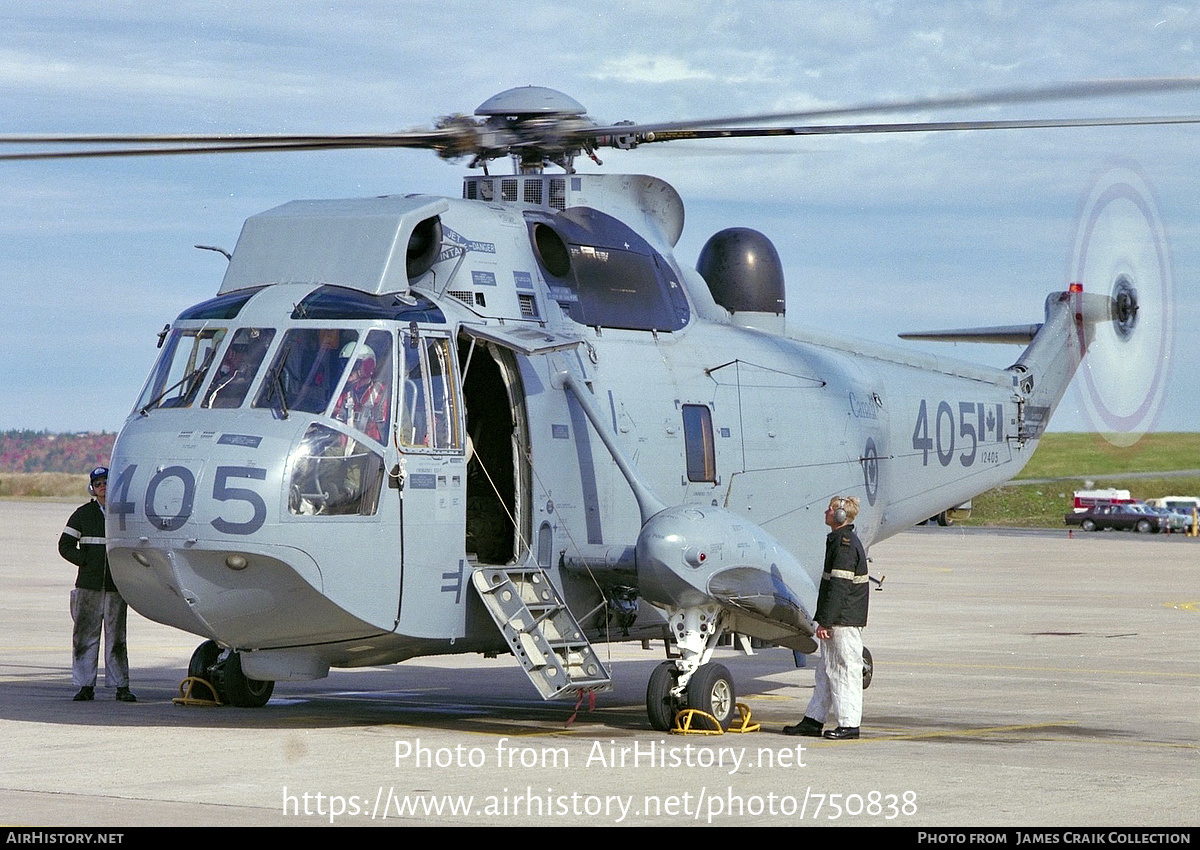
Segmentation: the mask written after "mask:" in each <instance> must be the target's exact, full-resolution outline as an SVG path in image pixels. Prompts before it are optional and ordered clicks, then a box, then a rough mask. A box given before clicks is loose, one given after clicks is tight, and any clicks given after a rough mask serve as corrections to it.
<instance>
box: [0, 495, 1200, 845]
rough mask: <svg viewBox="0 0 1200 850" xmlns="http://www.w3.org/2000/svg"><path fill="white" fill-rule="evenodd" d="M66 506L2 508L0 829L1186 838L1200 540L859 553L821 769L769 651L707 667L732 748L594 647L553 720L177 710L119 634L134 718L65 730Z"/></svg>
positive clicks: (469, 683)
mask: <svg viewBox="0 0 1200 850" xmlns="http://www.w3.org/2000/svg"><path fill="white" fill-rule="evenodd" d="M73 507H74V505H73V504H68V503H57V502H33V501H28V502H23V501H5V502H0V576H2V578H3V587H4V590H3V593H0V740H2V741H3V745H2V752H3V755H2V756H0V823H3V824H8V825H32V826H72V825H75V826H111V827H123V826H125V827H128V826H144V825H169V826H249V825H270V826H289V825H295V826H300V825H303V826H310V825H311V826H317V825H329V824H331V823H332V824H335V825H338V824H341V825H347V824H350V825H358V826H365V825H372V824H373V825H380V826H387V825H408V824H420V825H430V824H447V825H449V824H463V825H476V826H499V825H505V826H507V825H545V826H571V825H585V826H608V825H612V824H641V825H655V826H668V825H672V826H673V825H688V824H708V823H712V824H719V825H762V826H777V825H860V826H861V825H878V826H885V825H899V824H902V825H906V826H1008V827H1013V826H1030V827H1032V826H1081V827H1083V826H1087V827H1102V826H1194V825H1197V824H1198V823H1200V744H1198V742H1200V700H1198V699H1197V697H1198V696H1200V653H1198V652H1197V647H1198V646H1200V541H1196V540H1192V539H1187V538H1184V537H1182V536H1179V535H1173V536H1171V537H1158V536H1139V535H1134V534H1123V533H1119V532H1103V533H1095V534H1091V535H1087V534H1083V533H1081V532H1076V533H1075V535H1074V538H1069V537H1068V535H1067V533H1066V531H1061V532H1059V531H1054V532H1040V533H1014V532H1003V531H984V530H961V529H937V528H921V529H914V530H912V531H911V532H907V533H904V534H901V535H899V536H898V537H896V538H893V539H892V540H888V541H885V542H884V543H881V544H879V545H877V546H875V547H874V548H873V549H872V551H871V553H870V554H871V557H872V562H873V563H872V574H873V575H874V576H876V577H879V576H880V575H886V579H885V581H884V583H883V585H882V588H881V589H880V590H877V591H876V592H874V593H872V597H871V613H870V626H869V627H868V628H867V631H866V634H865V636H866V643H867V646H868V647H869V648H870V649H871V650H872V652H873V654H874V658H875V666H876V669H875V677H874V681H873V683H872V685H871V687H870V689H869V690H868V691H867V692H866V694H865V710H864V716H863V736H864V737H863V738H862V739H860V740H858V741H850V742H830V741H823V740H817V739H796V738H789V737H786V736H784V735H782V734H780V729H781V727H782V726H784V725H786V724H789V723H792V722H795V721H796V720H797V719H799V717H800V716H801V714H802V712H803V709H804V706H805V704H806V702H807V700H808V698H809V695H810V693H811V690H812V682H813V673H812V669H811V667H809V668H804V669H796V668H795V666H794V664H793V662H792V656H791V653H790V652H787V651H784V650H779V649H768V650H763V651H760V652H759V653H758V654H756V655H754V656H750V657H745V656H740V655H739V654H738V653H735V652H734V651H732V650H721V651H720V658H719V659H718V660H720V661H722V663H724V664H726V665H727V666H728V667H729V669H730V670H731V671H732V672H733V675H734V677H735V680H736V684H737V688H738V699H739V701H740V702H743V703H745V704H746V705H747V706H748V707H749V708H750V710H751V712H752V720H754V721H757V722H761V723H762V731H759V732H755V733H750V734H743V735H732V734H730V735H724V736H719V737H690V736H689V737H685V736H679V735H664V734H660V733H657V732H654V731H653V730H651V729H650V726H649V723H648V721H647V720H646V715H645V708H644V699H645V687H646V681H647V678H648V677H649V675H650V671H651V670H652V669H653V668H654V666H655V665H656V664H657V663H658V662H659V661H660V660H661V658H662V657H663V650H662V647H661V645H656V646H654V647H653V648H652V649H650V650H644V649H642V648H641V647H640V646H639V645H637V644H622V645H614V646H613V647H611V649H609V648H607V647H602V650H601V651H602V653H603V654H604V655H605V656H606V657H609V658H611V659H612V661H613V666H614V679H615V687H614V690H613V691H612V692H610V693H605V694H600V695H598V696H597V698H596V704H595V707H594V709H590V708H589V707H588V706H587V705H584V706H581V707H580V708H579V711H578V713H577V714H576V712H575V706H574V705H573V704H571V703H565V704H564V703H560V702H550V703H545V702H542V701H541V700H540V699H539V698H538V697H537V695H536V693H535V691H534V689H533V687H532V686H531V685H530V684H529V683H528V681H527V680H526V679H525V677H524V674H523V673H522V672H521V671H520V669H519V668H518V666H517V664H516V663H515V661H513V659H511V658H496V659H485V658H482V657H479V656H465V657H452V658H429V659H415V660H413V661H410V662H407V663H404V664H401V665H396V666H391V667H372V668H365V669H359V670H346V671H339V670H335V671H334V672H333V673H332V674H331V675H330V676H329V678H327V679H323V680H318V681H314V682H301V683H281V684H279V685H277V686H276V689H275V695H274V698H273V699H272V700H271V702H270V703H269V704H268V705H267V706H266V707H264V708H261V709H236V708H227V707H221V708H188V707H181V706H177V705H174V704H173V703H172V697H174V696H176V695H177V694H178V684H179V681H180V680H181V679H182V677H183V676H184V674H185V671H186V667H187V662H188V658H189V657H190V655H191V652H192V650H193V649H194V648H195V646H196V645H197V643H199V639H198V638H196V637H194V636H192V635H188V634H184V633H181V632H178V631H175V630H173V629H170V628H167V627H165V626H161V625H159V624H157V623H153V622H150V621H148V620H146V619H144V618H142V617H141V616H139V615H137V614H134V613H133V612H131V613H130V625H129V647H130V649H129V654H130V661H131V668H132V680H133V681H132V687H133V690H134V692H135V693H136V694H137V697H138V702H137V703H136V704H125V703H118V702H116V701H114V699H113V691H112V689H106V688H104V687H100V688H98V689H97V697H96V701H95V702H91V703H75V702H72V701H71V696H72V694H73V693H74V690H75V689H74V688H73V687H72V685H71V671H70V633H71V621H70V617H69V614H68V610H67V602H68V595H69V591H70V587H71V585H72V583H73V581H74V574H75V573H74V568H73V567H72V566H71V565H70V564H68V563H66V562H65V561H63V560H61V559H60V558H59V556H58V553H57V551H56V548H55V544H56V541H57V539H58V535H59V533H60V532H61V530H62V526H63V523H64V522H65V521H66V518H67V516H68V515H69V514H70V512H71V510H72V509H73ZM820 545H821V541H819V540H815V541H813V546H814V549H817V548H819V547H820ZM572 715H575V716H574V719H573V720H572ZM800 747H802V749H799V748H800Z"/></svg>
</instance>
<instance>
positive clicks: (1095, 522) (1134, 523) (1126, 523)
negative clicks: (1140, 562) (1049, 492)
mask: <svg viewBox="0 0 1200 850" xmlns="http://www.w3.org/2000/svg"><path fill="white" fill-rule="evenodd" d="M1063 523H1064V524H1065V525H1077V526H1079V527H1080V528H1082V529H1083V530H1084V531H1103V530H1104V529H1106V528H1116V529H1119V530H1121V531H1140V532H1142V533H1143V534H1145V533H1148V532H1159V531H1163V530H1165V529H1166V528H1167V526H1168V524H1169V521H1168V520H1167V518H1166V517H1165V516H1162V515H1160V514H1156V513H1152V512H1150V510H1149V509H1148V508H1146V506H1145V505H1092V506H1091V507H1090V508H1088V509H1087V510H1085V511H1072V512H1071V513H1069V514H1067V515H1066V516H1065V517H1064V518H1063Z"/></svg>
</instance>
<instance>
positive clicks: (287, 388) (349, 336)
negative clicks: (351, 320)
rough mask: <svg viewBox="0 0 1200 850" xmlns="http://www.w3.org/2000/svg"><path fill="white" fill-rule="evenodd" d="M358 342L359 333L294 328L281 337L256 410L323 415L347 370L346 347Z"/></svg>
mask: <svg viewBox="0 0 1200 850" xmlns="http://www.w3.org/2000/svg"><path fill="white" fill-rule="evenodd" d="M357 341H358V332H357V331H353V330H345V329H339V328H296V329H293V330H290V331H288V332H287V333H286V334H284V337H283V343H282V344H281V345H280V346H279V352H278V353H277V354H276V355H275V359H274V361H272V363H271V366H270V368H269V369H268V370H267V372H266V374H265V375H264V376H263V380H262V385H261V387H260V389H259V391H258V396H257V397H256V398H255V399H254V404H253V407H256V408H263V407H265V408H280V407H281V408H283V409H284V410H288V411H291V410H295V411H301V412H304V413H324V412H325V411H326V410H328V409H329V405H330V403H331V402H332V401H333V399H334V392H335V391H336V390H337V387H338V385H339V384H340V383H341V380H342V375H343V374H344V373H345V371H346V366H347V363H348V359H347V358H348V357H349V354H347V356H346V357H343V356H342V351H343V349H344V348H345V347H346V345H347V344H350V345H351V346H352V348H351V352H353V345H354V344H355V343H356V342H357Z"/></svg>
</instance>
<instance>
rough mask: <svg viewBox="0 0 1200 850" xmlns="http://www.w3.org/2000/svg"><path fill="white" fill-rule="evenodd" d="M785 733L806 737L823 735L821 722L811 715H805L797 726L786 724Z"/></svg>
mask: <svg viewBox="0 0 1200 850" xmlns="http://www.w3.org/2000/svg"><path fill="white" fill-rule="evenodd" d="M783 734H785V735H803V736H804V737H806V738H820V737H821V722H820V721H818V720H813V719H812V718H811V717H807V716H806V717H805V718H804V719H803V720H801V721H800V722H799V723H797V724H796V725H795V726H784V727H783Z"/></svg>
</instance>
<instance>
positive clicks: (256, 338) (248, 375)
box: [200, 328, 275, 408]
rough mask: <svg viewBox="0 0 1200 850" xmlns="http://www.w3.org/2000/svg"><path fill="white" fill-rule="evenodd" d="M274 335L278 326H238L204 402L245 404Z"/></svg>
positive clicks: (208, 405)
mask: <svg viewBox="0 0 1200 850" xmlns="http://www.w3.org/2000/svg"><path fill="white" fill-rule="evenodd" d="M274 338H275V329H274V328H238V329H237V330H236V331H234V334H233V339H232V340H231V341H230V343H229V347H228V348H227V349H225V356H224V357H223V358H222V359H221V363H220V365H219V366H217V369H216V372H215V374H214V375H213V379H212V383H211V384H209V386H208V392H207V393H205V396H204V401H203V402H201V404H200V406H201V407H216V408H226V407H241V406H242V402H243V401H245V400H246V393H247V391H249V389H250V384H251V383H253V381H254V376H255V375H256V374H258V369H259V367H260V366H261V365H262V361H263V357H265V356H266V353H267V349H268V348H270V347H271V340H273V339H274Z"/></svg>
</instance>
